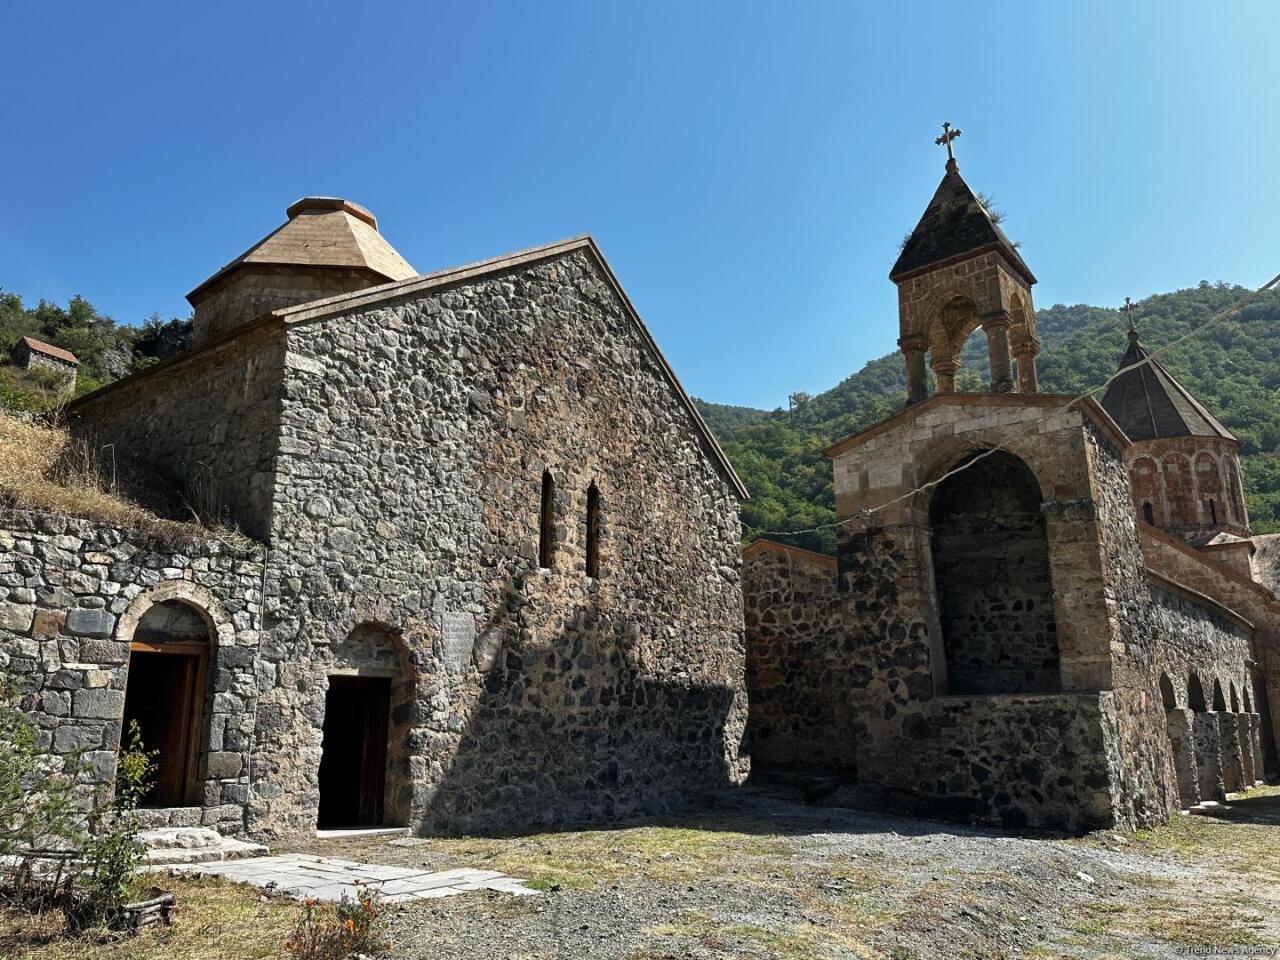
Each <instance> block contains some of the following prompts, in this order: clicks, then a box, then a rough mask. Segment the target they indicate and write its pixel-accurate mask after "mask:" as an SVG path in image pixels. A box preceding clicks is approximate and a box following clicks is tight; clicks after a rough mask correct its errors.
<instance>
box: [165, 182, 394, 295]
mask: <svg viewBox="0 0 1280 960" xmlns="http://www.w3.org/2000/svg"><path fill="white" fill-rule="evenodd" d="M285 212H286V215H287V216H288V217H289V219H288V220H287V221H285V223H284V224H282V225H281V226H280V227H277V228H276V229H275V230H274V231H273V232H272V233H270V234H268V235H267V236H266V237H264V238H263V239H261V240H259V241H258V242H257V243H256V244H254V245H253V246H252V247H250V248H249V249H248V250H246V251H245V252H244V253H242V254H241V255H240V256H238V257H236V259H234V260H232V261H231V262H230V263H228V264H227V265H226V266H225V267H223V268H222V269H221V270H219V271H218V272H217V273H215V274H214V275H213V276H211V277H210V278H209V279H207V280H205V281H204V282H203V283H202V284H200V285H199V286H198V287H196V288H195V289H194V290H192V291H191V292H190V293H189V294H187V299H188V300H189V301H191V303H193V304H194V303H195V302H196V300H198V299H200V298H201V294H202V293H203V292H204V291H205V290H206V289H207V288H209V287H210V286H211V285H213V284H214V283H215V282H217V281H218V280H221V279H222V278H223V277H225V276H226V275H227V274H229V273H231V272H232V271H233V270H236V269H237V268H239V267H241V266H245V265H247V264H263V265H266V264H270V265H273V266H305V267H339V268H348V269H363V270H369V271H372V272H373V273H375V274H377V275H378V276H380V277H385V278H386V279H387V280H407V279H408V278H409V277H414V276H417V274H418V271H416V270H414V269H413V267H411V266H410V265H409V264H408V263H407V262H406V261H405V259H404V257H402V256H400V254H399V253H398V252H397V251H396V249H395V247H393V246H391V244H389V243H387V241H386V240H385V239H383V236H382V234H380V233H378V220H377V218H376V217H375V216H374V215H373V214H372V213H370V212H369V211H368V210H366V209H365V208H364V207H362V206H360V205H359V204H358V203H352V202H351V201H350V200H344V199H342V198H341V197H303V198H302V199H301V200H299V201H297V202H296V203H294V204H292V205H291V206H290V207H289V209H288V210H287V211H285Z"/></svg>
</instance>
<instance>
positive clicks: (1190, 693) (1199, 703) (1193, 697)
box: [1187, 673, 1209, 713]
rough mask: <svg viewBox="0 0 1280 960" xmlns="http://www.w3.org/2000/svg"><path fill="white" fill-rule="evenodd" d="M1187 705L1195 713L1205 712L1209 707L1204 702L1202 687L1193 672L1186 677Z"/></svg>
mask: <svg viewBox="0 0 1280 960" xmlns="http://www.w3.org/2000/svg"><path fill="white" fill-rule="evenodd" d="M1187 707H1188V708H1189V709H1191V710H1194V711H1195V712H1196V713H1205V712H1206V711H1207V710H1208V709H1209V708H1208V706H1206V704H1205V699H1204V687H1203V686H1202V685H1201V683H1200V678H1199V677H1197V676H1196V675H1195V674H1194V673H1193V674H1191V676H1190V677H1188V678H1187Z"/></svg>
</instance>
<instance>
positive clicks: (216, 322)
mask: <svg viewBox="0 0 1280 960" xmlns="http://www.w3.org/2000/svg"><path fill="white" fill-rule="evenodd" d="M386 282H387V278H386V277H383V276H381V275H379V274H376V273H373V272H372V271H370V270H358V269H341V268H339V267H322V268H318V269H308V268H306V267H303V266H297V265H283V264H282V265H279V266H271V265H268V264H252V265H249V264H242V265H240V266H239V267H237V268H236V270H235V271H234V272H232V273H231V274H229V275H228V276H226V277H224V278H223V279H222V280H220V281H219V282H218V283H217V284H216V285H215V286H214V287H213V288H212V289H210V290H207V291H205V292H203V293H202V294H201V295H200V297H199V300H198V302H197V303H196V305H195V310H194V316H193V323H192V327H193V329H192V339H193V341H194V343H195V345H196V346H199V345H200V344H202V343H204V342H205V341H207V340H212V339H213V338H214V337H216V336H219V335H220V334H224V333H227V332H228V331H229V330H233V329H234V328H236V327H238V326H241V325H242V324H245V323H249V322H250V321H253V320H256V319H258V318H259V317H261V316H262V315H263V314H265V313H270V312H271V311H272V310H277V309H279V308H280V307H288V306H292V305H293V304H295V303H306V302H308V301H310V300H320V299H322V298H324V297H332V296H336V295H338V294H341V293H350V292H352V291H355V290H365V289H368V288H369V287H373V286H377V285H378V284H380V283H386Z"/></svg>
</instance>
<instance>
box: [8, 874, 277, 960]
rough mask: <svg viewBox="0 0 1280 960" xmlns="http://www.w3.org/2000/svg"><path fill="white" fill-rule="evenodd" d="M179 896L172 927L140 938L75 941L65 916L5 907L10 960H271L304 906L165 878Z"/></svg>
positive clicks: (220, 884)
mask: <svg viewBox="0 0 1280 960" xmlns="http://www.w3.org/2000/svg"><path fill="white" fill-rule="evenodd" d="M164 886H165V888H166V889H168V890H172V891H173V892H174V893H176V894H177V895H178V912H177V919H176V920H175V922H174V924H173V926H171V927H148V928H146V929H144V930H142V931H141V932H140V933H139V934H138V935H137V936H134V937H126V938H114V937H109V936H106V935H92V934H87V935H85V936H81V937H75V938H68V937H66V935H65V934H64V932H63V926H62V917H61V915H60V914H56V913H48V914H43V915H41V916H35V917H32V916H27V915H25V914H21V913H16V912H11V911H6V910H2V909H0V958H2V960H174V958H175V957H177V958H181V960H227V958H230V957H234V958H236V960H264V958H266V957H278V956H280V948H281V944H282V943H283V942H284V940H285V938H286V937H287V936H288V934H289V931H290V930H292V929H293V924H294V921H295V920H296V919H297V916H298V913H299V911H300V910H301V907H300V906H299V905H298V904H296V903H294V902H292V901H289V900H263V899H262V898H261V897H260V896H258V895H257V894H256V893H255V892H254V891H250V890H248V889H246V888H245V887H238V886H235V885H233V884H230V883H227V882H225V881H222V880H214V879H193V878H179V877H174V878H167V877H166V878H165V881H164Z"/></svg>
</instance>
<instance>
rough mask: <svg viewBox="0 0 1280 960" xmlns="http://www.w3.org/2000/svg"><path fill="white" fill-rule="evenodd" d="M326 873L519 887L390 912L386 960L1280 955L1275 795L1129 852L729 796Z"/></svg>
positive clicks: (444, 844)
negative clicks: (503, 882) (382, 868)
mask: <svg viewBox="0 0 1280 960" xmlns="http://www.w3.org/2000/svg"><path fill="white" fill-rule="evenodd" d="M313 849H314V850H315V852H323V853H325V854H327V855H333V856H343V857H350V858H352V859H368V860H374V861H378V862H386V863H401V864H422V865H427V866H431V867H435V868H439V869H444V868H447V867H453V866H460V865H466V866H472V867H480V868H491V869H495V870H501V871H503V872H505V873H509V874H513V875H516V876H520V877H525V878H527V879H529V880H530V881H532V885H533V886H535V887H538V888H539V889H542V890H544V891H545V894H544V895H543V896H540V897H526V898H520V899H516V898H512V897H505V896H501V895H496V894H477V895H474V896H464V897H457V898H454V899H450V900H437V901H429V902H426V903H421V904H412V905H407V906H405V907H403V908H401V909H396V910H394V911H393V912H392V921H391V923H392V934H393V940H394V943H395V947H396V950H395V953H396V955H397V956H405V957H411V958H421V960H427V958H431V960H444V958H459V960H461V958H467V960H471V958H477V960H479V958H483V960H495V958H521V960H535V958H537V960H541V958H564V957H592V958H622V960H657V958H724V957H730V956H733V957H754V958H779V960H793V958H802V957H803V958H808V957H813V958H845V957H859V958H888V960H907V958H935V957H938V958H942V957H945V958H962V957H973V958H981V960H1002V958H1013V957H1072V958H1084V957H1088V958H1091V960H1099V958H1126V960H1129V958H1141V957H1149V958H1160V957H1174V956H1186V955H1194V954H1193V953H1191V952H1190V951H1189V950H1188V948H1190V947H1223V948H1230V947H1234V948H1252V949H1237V952H1236V953H1235V954H1234V955H1252V956H1269V955H1280V953H1276V951H1275V950H1273V949H1272V948H1275V947H1280V789H1277V788H1263V789H1260V790H1256V791H1253V792H1252V793H1251V794H1249V795H1248V796H1247V797H1245V798H1243V799H1240V800H1237V801H1235V802H1233V803H1232V805H1231V809H1230V810H1229V811H1226V812H1224V813H1223V814H1222V815H1221V816H1220V817H1214V818H1210V817H1188V816H1182V817H1178V818H1176V819H1175V821H1174V822H1173V823H1171V824H1170V825H1168V826H1166V827H1161V828H1158V829H1156V830H1149V831H1142V832H1140V833H1138V834H1118V833H1102V834H1095V835H1092V836H1089V837H1085V838H1082V839H1062V838H1049V837H1032V836H1027V837H1011V836H1009V835H1007V834H1000V833H996V832H992V831H983V830H971V829H965V828H961V827H956V826H953V825H943V824H936V823H929V822H924V821H915V820H900V819H895V818H892V817H887V816H880V815H875V814H869V813H862V812H856V811H851V810H846V809H837V808H824V807H815V806H810V805H806V804H803V803H800V802H795V801H793V800H789V799H786V798H784V797H782V796H778V795H777V794H776V793H775V794H772V795H771V794H767V793H761V792H757V791H739V792H737V793H736V794H734V796H733V797H732V799H728V800H725V801H724V802H722V803H720V804H718V805H717V806H716V808H714V809H711V810H707V811H704V812H701V813H697V814H692V815H690V816H687V817H682V818H679V819H673V820H670V821H667V822H664V823H662V824H652V823H648V824H637V825H635V826H630V827H624V828H619V829H610V830H598V831H573V832H564V833H555V834H542V835H538V836H531V837H521V838H505V839H474V838H467V839H456V840H430V841H426V842H424V843H422V844H420V845H417V846H412V847H403V846H391V845H389V844H388V843H387V841H386V838H381V839H377V840H360V841H338V842H324V843H322V844H318V845H317V846H316V847H315V848H313ZM1223 955H1226V954H1223Z"/></svg>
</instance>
